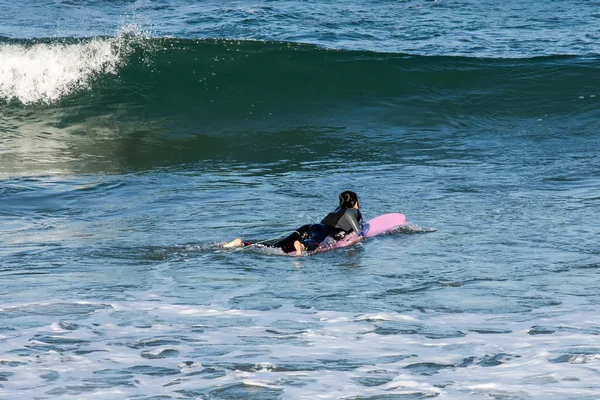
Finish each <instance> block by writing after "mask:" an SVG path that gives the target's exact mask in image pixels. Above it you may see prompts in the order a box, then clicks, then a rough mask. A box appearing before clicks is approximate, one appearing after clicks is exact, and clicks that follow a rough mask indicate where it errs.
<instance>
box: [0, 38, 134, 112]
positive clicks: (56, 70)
mask: <svg viewBox="0 0 600 400" xmlns="http://www.w3.org/2000/svg"><path fill="white" fill-rule="evenodd" d="M130 52H131V50H130V47H129V41H128V40H127V39H126V36H125V35H119V36H117V37H112V38H94V39H89V40H85V41H82V42H78V43H66V42H52V43H35V44H31V45H29V44H22V43H5V44H0V99H2V100H5V101H13V100H17V101H19V102H21V103H23V104H25V105H30V104H35V103H47V104H50V103H53V102H56V101H58V100H60V99H61V98H63V97H65V96H67V95H69V94H71V93H73V92H76V91H79V90H85V89H88V88H89V87H90V85H91V83H92V82H93V80H94V79H95V78H96V77H97V76H99V75H101V74H113V75H114V74H117V72H118V70H119V68H120V67H121V66H122V65H123V64H124V62H125V60H126V57H127V55H128V54H129V53H130Z"/></svg>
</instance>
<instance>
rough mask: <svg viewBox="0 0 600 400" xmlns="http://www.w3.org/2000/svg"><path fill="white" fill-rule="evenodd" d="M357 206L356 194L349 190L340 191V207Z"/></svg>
mask: <svg viewBox="0 0 600 400" xmlns="http://www.w3.org/2000/svg"><path fill="white" fill-rule="evenodd" d="M355 207H356V208H358V196H357V195H356V193H354V192H351V191H349V190H347V191H345V192H342V193H340V208H341V209H344V208H355Z"/></svg>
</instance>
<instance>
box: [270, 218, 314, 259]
mask: <svg viewBox="0 0 600 400" xmlns="http://www.w3.org/2000/svg"><path fill="white" fill-rule="evenodd" d="M309 227H310V225H303V226H301V227H300V228H298V229H296V230H295V231H294V232H292V234H291V235H289V236H287V237H285V238H283V239H281V240H280V241H279V242H277V243H275V244H274V245H273V247H279V248H280V249H281V250H283V252H284V253H292V252H294V251H295V252H296V253H297V252H298V249H297V248H296V242H298V243H300V241H302V240H303V239H306V238H307V237H308V228H309ZM300 244H302V243H300Z"/></svg>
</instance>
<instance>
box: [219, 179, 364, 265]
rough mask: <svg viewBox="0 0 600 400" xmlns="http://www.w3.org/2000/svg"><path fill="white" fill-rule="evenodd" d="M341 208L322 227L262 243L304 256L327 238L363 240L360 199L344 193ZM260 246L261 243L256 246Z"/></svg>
mask: <svg viewBox="0 0 600 400" xmlns="http://www.w3.org/2000/svg"><path fill="white" fill-rule="evenodd" d="M339 199H340V205H339V207H338V208H336V209H335V210H334V211H333V212H331V213H329V214H327V215H326V216H325V218H323V219H322V220H321V223H319V224H308V225H303V226H301V227H300V228H298V229H296V230H295V231H294V232H292V233H291V234H290V235H289V236H287V237H285V238H284V239H281V240H279V241H277V242H275V243H268V241H266V242H260V244H261V245H263V246H267V247H277V248H280V249H282V250H283V251H284V252H285V253H292V252H294V251H295V252H296V255H297V256H301V255H302V253H303V252H304V251H305V250H309V251H310V250H314V249H316V248H317V247H318V246H319V244H321V243H323V241H324V240H325V239H326V238H327V237H331V238H332V239H333V240H340V239H342V238H343V237H344V236H345V235H347V234H349V233H352V232H355V233H356V234H357V235H358V236H359V237H360V236H362V228H363V226H362V215H361V213H360V209H359V203H358V196H357V195H356V193H354V192H351V191H349V190H348V191H345V192H342V193H340V196H339ZM251 244H253V243H251V242H244V241H243V240H242V239H240V238H237V239H235V240H232V241H231V242H228V243H225V244H224V245H223V247H225V248H232V247H240V246H249V245H251ZM255 244H258V243H255Z"/></svg>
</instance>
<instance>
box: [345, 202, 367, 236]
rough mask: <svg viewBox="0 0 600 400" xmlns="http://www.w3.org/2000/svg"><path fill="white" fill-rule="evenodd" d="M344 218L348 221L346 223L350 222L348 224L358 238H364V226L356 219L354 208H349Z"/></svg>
mask: <svg viewBox="0 0 600 400" xmlns="http://www.w3.org/2000/svg"><path fill="white" fill-rule="evenodd" d="M343 218H344V219H345V220H346V222H348V224H350V226H351V227H352V230H353V231H354V232H355V233H356V234H357V235H358V236H362V224H361V223H360V222H358V219H357V218H356V210H355V209H354V208H349V209H348V210H346V212H345V213H344V217H343Z"/></svg>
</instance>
